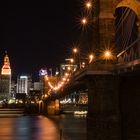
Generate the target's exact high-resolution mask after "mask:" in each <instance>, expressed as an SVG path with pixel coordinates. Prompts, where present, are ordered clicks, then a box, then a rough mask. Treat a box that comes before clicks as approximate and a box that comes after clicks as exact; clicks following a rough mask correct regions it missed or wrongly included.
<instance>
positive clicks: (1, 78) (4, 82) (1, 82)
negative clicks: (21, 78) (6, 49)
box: [0, 53, 11, 99]
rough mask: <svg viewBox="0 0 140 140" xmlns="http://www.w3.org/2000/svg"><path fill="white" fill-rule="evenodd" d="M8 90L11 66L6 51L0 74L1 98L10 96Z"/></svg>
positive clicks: (9, 89)
mask: <svg viewBox="0 0 140 140" xmlns="http://www.w3.org/2000/svg"><path fill="white" fill-rule="evenodd" d="M10 91H11V67H10V61H9V57H8V55H7V53H6V55H5V57H4V64H3V66H2V69H1V75H0V97H1V98H2V99H8V98H9V97H10Z"/></svg>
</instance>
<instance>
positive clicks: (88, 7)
mask: <svg viewBox="0 0 140 140" xmlns="http://www.w3.org/2000/svg"><path fill="white" fill-rule="evenodd" d="M85 6H86V8H87V9H90V8H91V7H92V4H91V2H90V1H87V2H86V3H85Z"/></svg>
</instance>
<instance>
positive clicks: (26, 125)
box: [0, 114, 86, 140]
mask: <svg viewBox="0 0 140 140" xmlns="http://www.w3.org/2000/svg"><path fill="white" fill-rule="evenodd" d="M60 130H62V131H60ZM60 133H61V134H62V138H61V140H86V118H85V117H75V116H74V115H70V114H69V115H68V114H67V115H60V116H51V117H45V116H20V117H12V116H11V117H9V116H8V117H1V118H0V140H60Z"/></svg>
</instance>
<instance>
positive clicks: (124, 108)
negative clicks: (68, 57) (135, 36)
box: [83, 71, 140, 140]
mask: <svg viewBox="0 0 140 140" xmlns="http://www.w3.org/2000/svg"><path fill="white" fill-rule="evenodd" d="M83 80H85V83H86V85H87V88H88V115H87V138H88V140H139V139H140V74H136V73H135V72H134V73H133V75H131V74H128V73H125V74H117V73H116V74H115V73H111V72H107V71H98V72H97V71H94V72H93V73H92V75H91V74H89V75H88V74H87V75H85V77H84V79H83Z"/></svg>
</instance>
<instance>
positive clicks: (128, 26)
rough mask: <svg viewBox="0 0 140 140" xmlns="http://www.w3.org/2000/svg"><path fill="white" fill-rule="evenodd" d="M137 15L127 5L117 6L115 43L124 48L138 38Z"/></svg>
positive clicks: (119, 47)
mask: <svg viewBox="0 0 140 140" xmlns="http://www.w3.org/2000/svg"><path fill="white" fill-rule="evenodd" d="M138 22H139V20H138V16H137V14H136V13H135V11H133V10H132V9H130V8H129V7H124V6H123V7H117V8H116V10H115V45H116V47H117V48H118V49H119V50H124V49H126V48H127V47H129V46H130V45H131V44H132V43H133V42H135V41H136V40H137V39H138V34H139V31H138Z"/></svg>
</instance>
